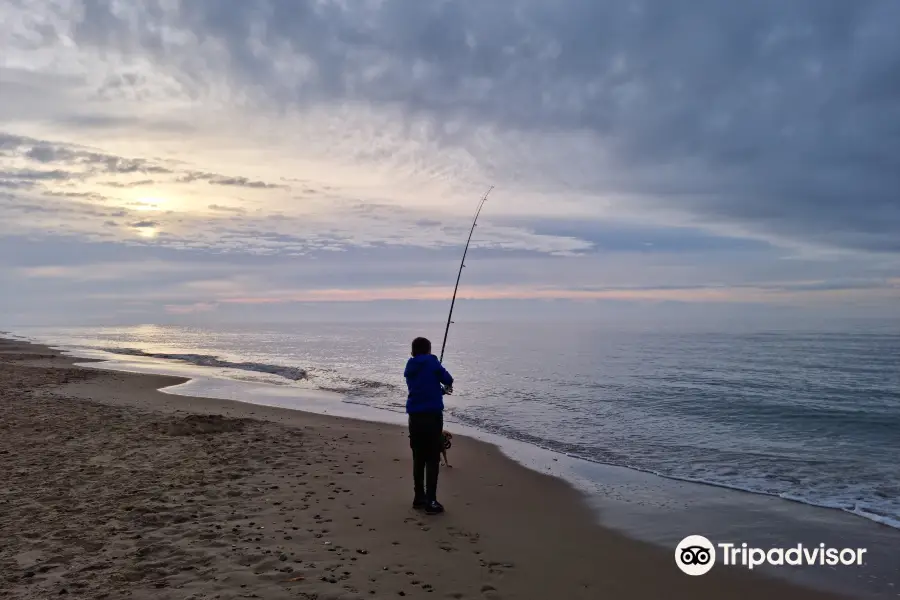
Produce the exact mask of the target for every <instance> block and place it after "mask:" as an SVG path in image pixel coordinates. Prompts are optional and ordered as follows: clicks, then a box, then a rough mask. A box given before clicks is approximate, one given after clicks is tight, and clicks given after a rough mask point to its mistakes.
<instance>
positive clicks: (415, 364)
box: [403, 354, 453, 413]
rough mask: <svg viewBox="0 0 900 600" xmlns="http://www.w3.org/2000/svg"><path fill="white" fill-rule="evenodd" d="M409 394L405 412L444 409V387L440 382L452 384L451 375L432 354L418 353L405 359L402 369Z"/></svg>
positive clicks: (440, 410)
mask: <svg viewBox="0 0 900 600" xmlns="http://www.w3.org/2000/svg"><path fill="white" fill-rule="evenodd" d="M403 376H404V377H405V378H406V387H407V388H409V396H408V397H407V399H406V412H408V413H420V412H442V411H443V410H444V389H443V388H442V387H441V384H442V383H443V384H444V385H448V386H449V385H453V377H451V376H450V373H448V372H447V369H445V368H444V367H443V366H442V365H441V361H439V360H438V358H437V356H435V355H434V354H420V355H419V356H413V357H412V358H410V359H409V360H408V361H406V369H405V370H404V371H403Z"/></svg>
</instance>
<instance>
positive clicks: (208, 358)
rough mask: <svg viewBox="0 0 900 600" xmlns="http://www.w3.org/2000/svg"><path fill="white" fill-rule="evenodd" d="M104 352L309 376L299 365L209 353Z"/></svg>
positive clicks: (299, 377)
mask: <svg viewBox="0 0 900 600" xmlns="http://www.w3.org/2000/svg"><path fill="white" fill-rule="evenodd" d="M100 350H103V351H104V352H109V353H110V354H123V355H126V356H141V357H146V358H159V359H163V360H177V361H181V362H186V363H190V364H192V365H197V366H200V367H218V368H222V369H238V370H241V371H253V372H256V373H268V374H270V375H277V376H279V377H284V378H285V379H290V380H291V381H300V380H304V379H308V378H309V374H308V373H307V370H306V369H301V368H300V367H286V366H284V365H273V364H269V363H259V362H233V361H230V360H222V359H221V358H219V357H217V356H213V355H211V354H177V353H167V352H146V351H144V350H139V349H137V348H100Z"/></svg>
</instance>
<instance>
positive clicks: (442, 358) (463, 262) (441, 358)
mask: <svg viewBox="0 0 900 600" xmlns="http://www.w3.org/2000/svg"><path fill="white" fill-rule="evenodd" d="M493 189H494V186H491V187H489V188H488V191H486V192H485V193H484V196H482V197H481V201H480V202H478V210H476V211H475V218H474V219H472V228H471V229H470V230H469V239H467V240H466V247H465V249H463V255H462V260H461V261H460V263H459V273H457V274H456V286H455V287H454V288H453V299H452V300H450V314H449V315H447V327H446V328H445V329H444V341H443V343H442V344H441V356H440V358H439V359H438V360H440V361H441V362H443V361H444V348H446V347H447V334H448V333H449V332H450V323H452V322H453V321H452V320H451V319H453V306H454V305H455V304H456V292H457V291H458V290H459V280H460V278H461V277H462V270H463V267H465V266H466V253H467V252H468V251H469V242H471V241H472V234H473V233H475V225H477V224H478V215H480V214H481V209H482V208H484V203H485V202H487V198H488V194H490V193H491V190H493Z"/></svg>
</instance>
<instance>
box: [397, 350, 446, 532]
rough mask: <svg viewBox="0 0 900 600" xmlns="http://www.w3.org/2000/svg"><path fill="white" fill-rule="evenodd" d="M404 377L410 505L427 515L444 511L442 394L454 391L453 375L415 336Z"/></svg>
mask: <svg viewBox="0 0 900 600" xmlns="http://www.w3.org/2000/svg"><path fill="white" fill-rule="evenodd" d="M411 350H412V351H411V352H410V354H411V356H410V358H409V360H407V362H406V369H404V371H403V377H404V378H405V379H406V386H407V388H408V390H409V395H408V396H407V399H406V412H407V414H408V415H409V447H410V448H411V449H412V455H413V491H414V496H413V508H415V509H416V510H424V511H425V512H426V513H427V514H429V515H436V514H440V513H442V512H444V507H443V506H442V505H441V503H440V502H438V501H437V485H438V473H439V472H440V464H441V451H442V450H443V445H444V444H443V435H442V434H443V431H444V394H452V393H453V376H451V375H450V373H449V372H448V371H447V369H445V368H444V367H443V365H441V361H440V360H438V357H437V356H435V355H434V354H432V353H431V342H430V341H429V340H428V339H427V338H424V337H417V338H416V339H414V340H413V342H412V349H411Z"/></svg>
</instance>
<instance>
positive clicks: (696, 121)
mask: <svg viewBox="0 0 900 600" xmlns="http://www.w3.org/2000/svg"><path fill="white" fill-rule="evenodd" d="M898 18H900V5H898V4H896V3H894V2H890V1H888V0H872V1H867V2H842V1H840V0H798V1H796V2H790V3H784V2H776V1H775V0H762V1H760V2H753V3H744V4H740V5H734V6H732V5H730V4H729V5H725V4H721V3H714V2H709V1H707V0H700V1H698V2H694V3H677V4H673V3H664V2H646V1H643V0H637V1H635V2H628V3H621V2H612V1H605V0H596V1H595V0H560V1H558V2H553V3H548V2H541V1H539V0H510V1H509V2H503V3H480V4H479V3H474V2H455V3H451V2H442V1H438V0H421V1H420V0H379V1H365V2H359V3H355V4H354V5H353V6H352V7H350V6H349V5H347V4H346V3H344V2H339V1H337V0H324V1H322V2H315V3H300V2H294V1H292V0H261V1H260V2H255V3H231V4H229V6H228V7H227V9H223V7H222V4H221V3H220V2H216V1H213V0H190V1H187V0H148V1H147V2H139V3H122V2H114V1H112V0H83V1H81V2H77V3H75V2H72V3H68V2H58V3H39V4H35V3H27V2H24V1H21V0H16V1H13V2H7V3H5V4H4V5H3V6H2V7H0V39H2V40H4V42H2V43H0V44H2V48H0V50H2V51H3V55H4V65H3V66H2V67H0V87H2V89H3V94H0V187H2V189H3V194H5V196H3V195H0V211H2V217H3V219H2V221H0V233H2V234H4V235H7V236H9V235H13V234H24V235H33V236H37V235H44V233H45V232H47V231H53V232H54V233H55V234H57V235H59V236H75V237H78V238H79V239H81V240H82V241H84V240H91V241H93V242H95V243H100V242H102V243H112V244H116V245H117V246H116V248H117V250H115V251H112V250H111V251H110V252H112V253H113V254H114V253H115V252H118V251H122V250H121V249H122V248H125V247H127V248H129V249H139V250H140V251H142V252H147V253H154V252H162V251H166V252H168V251H172V252H178V253H180V255H181V256H187V257H191V259H193V258H194V257H196V256H197V255H202V254H205V253H223V254H227V255H228V256H229V260H230V261H234V263H235V264H237V263H238V262H240V261H244V260H255V259H258V258H260V257H267V259H268V260H270V261H273V262H276V261H280V260H285V261H286V262H285V263H284V266H283V268H284V269H285V270H286V271H287V272H290V273H296V274H297V277H298V278H300V273H302V274H303V276H304V277H307V278H309V277H311V273H317V274H318V273H320V271H318V270H316V269H319V268H321V272H329V270H330V272H331V273H332V274H333V276H334V278H335V279H336V280H337V281H330V282H329V281H326V280H324V279H323V280H321V281H319V280H316V283H315V284H313V283H309V286H310V289H317V290H335V289H337V290H340V289H343V288H342V287H341V285H340V280H341V278H345V279H346V281H354V282H356V283H357V284H358V285H359V287H360V288H362V287H364V286H368V287H373V286H374V287H379V288H383V289H389V290H410V289H419V287H423V289H425V288H427V289H432V288H434V289H438V288H435V287H434V286H437V285H438V284H439V283H440V282H439V281H437V280H438V279H440V278H439V277H437V276H436V275H435V274H434V273H433V272H432V273H429V268H428V267H430V266H431V265H429V264H427V263H428V261H430V260H432V257H434V256H439V257H440V260H441V261H444V263H445V264H446V265H448V269H449V270H450V271H452V270H453V269H454V268H455V267H453V266H452V263H453V262H455V261H458V256H457V255H458V253H459V250H460V249H461V248H460V246H461V244H462V243H463V241H464V239H465V236H466V235H467V233H468V225H469V223H470V219H471V211H472V209H473V208H474V204H475V201H476V200H477V196H478V195H479V194H480V193H482V191H483V190H484V189H485V188H486V186H487V185H488V184H489V183H495V184H497V190H496V195H495V196H493V197H492V200H491V203H490V205H489V207H488V211H487V212H486V213H485V215H484V216H483V217H482V222H481V223H480V225H479V227H478V229H477V230H476V236H475V240H474V242H473V244H474V246H473V256H474V257H476V258H477V259H478V260H479V261H481V263H482V264H483V265H485V268H488V266H489V268H490V275H487V274H485V275H484V277H485V278H488V277H490V278H492V279H489V280H480V281H476V282H473V283H474V284H476V285H481V286H484V288H483V293H484V294H490V293H491V292H490V291H489V289H488V288H489V287H490V285H491V284H496V285H497V286H498V287H497V289H498V290H500V289H501V288H502V289H504V290H519V291H521V290H551V292H546V291H542V292H541V293H564V292H565V291H566V290H571V291H573V293H574V292H577V293H578V294H581V293H590V294H596V293H600V291H602V292H603V293H606V294H619V293H623V292H622V289H623V286H624V288H627V289H628V290H629V293H634V292H635V290H636V289H637V288H643V287H646V286H650V287H653V286H656V287H655V288H654V289H655V291H654V292H653V293H659V291H660V290H667V289H677V290H683V291H682V292H679V293H683V294H688V293H697V292H696V291H695V290H697V289H703V290H707V289H708V290H713V291H714V292H715V293H716V294H718V293H719V291H718V290H719V288H718V287H717V286H719V285H720V284H721V285H725V286H730V287H732V288H734V290H744V291H743V292H742V293H744V294H745V295H746V294H747V293H749V292H747V290H748V289H751V288H752V289H753V290H757V291H755V292H754V293H758V294H760V297H765V298H767V299H771V298H773V297H775V296H779V295H782V296H783V295H784V294H787V293H789V292H790V293H798V294H799V293H802V294H807V295H814V294H816V293H819V294H823V296H822V297H825V296H826V295H828V294H832V292H835V293H838V291H839V292H840V293H850V292H852V293H854V294H855V293H859V294H865V293H871V294H876V295H877V294H881V293H882V292H884V290H883V289H882V288H878V287H877V286H874V284H871V282H872V281H878V280H885V281H887V280H891V278H895V277H896V276H897V274H898V272H900V241H898V240H900V196H898V195H897V192H896V190H898V189H900V175H898V174H900V137H898V135H897V133H898V131H900V85H897V83H896V80H897V78H896V77H893V76H892V75H893V73H895V72H897V70H898V69H900V41H898V40H900V38H898V37H897V36H896V35H895V33H896V32H895V31H894V30H893V29H894V28H893V27H892V25H893V23H896V22H897V20H898ZM2 131H6V133H3V132H2ZM238 193H239V194H241V197H237V196H235V194H238ZM139 211H140V212H139ZM112 219H117V220H116V221H113V220H112ZM119 222H121V223H122V224H123V225H126V226H123V227H118V226H117V225H116V223H119ZM136 222H148V223H153V226H152V228H153V229H154V230H155V231H157V232H158V233H159V235H157V236H156V237H147V236H141V235H140V232H137V231H135V230H134V229H135V228H134V227H131V228H129V227H128V226H127V224H128V223H136ZM111 223H112V224H111ZM149 228H150V227H145V228H137V229H149ZM365 253H371V256H372V258H371V262H366V261H363V260H362V259H361V258H360V257H362V256H365ZM410 256H412V257H413V258H408V257H410ZM288 259H290V260H288ZM557 259H558V260H557ZM290 261H294V262H290ZM444 263H442V264H444ZM279 264H281V263H279ZM301 265H302V266H301ZM392 265H403V267H402V268H401V267H399V266H397V267H395V266H392ZM473 271H474V270H473ZM413 274H415V277H416V278H417V279H412V277H413ZM769 274H772V275H769ZM775 274H777V276H775ZM154 276H156V275H154ZM317 276H321V277H325V275H317ZM467 276H471V277H473V278H475V279H477V277H478V276H476V275H470V274H469V273H468V272H467ZM379 277H384V278H390V280H389V281H381V282H379V281H378V278H379ZM601 277H606V278H608V279H609V281H606V282H605V284H606V287H605V288H603V290H600V288H598V287H597V286H598V285H599V284H598V282H597V281H596V279H597V278H601ZM513 278H518V280H519V281H518V282H517V281H510V279H513ZM420 280H421V281H423V282H424V283H421V285H420V284H419V283H417V282H418V281H420ZM522 280H526V281H522ZM307 281H311V280H310V279H307ZM791 282H793V283H791ZM854 282H857V283H854ZM277 283H278V286H277V287H274V286H272V287H271V289H283V290H288V291H291V293H293V292H296V288H297V285H289V283H290V282H282V281H280V280H279V281H277ZM295 283H296V282H295ZM600 283H604V282H600ZM782 283H783V284H784V285H794V286H801V287H802V286H808V287H809V289H800V288H797V289H793V290H787V289H785V290H780V291H779V290H776V289H775V288H772V287H767V286H770V285H771V286H777V285H781V284H782ZM501 284H502V285H501ZM856 284H858V285H859V286H861V287H859V288H858V289H853V290H849V289H847V288H846V287H845V286H852V285H856ZM516 286H519V287H516ZM628 286H633V287H628ZM634 286H636V287H634ZM835 286H836V287H835ZM301 287H302V286H301ZM601 287H602V286H601ZM833 287H834V288H835V289H832V288H833ZM760 290H761V291H760ZM297 293H300V294H302V293H305V292H304V291H303V290H300V291H299V292H297ZM348 293H349V292H348ZM398 293H399V292H398ZM497 293H500V292H497ZM504 293H505V292H504ZM517 293H518V292H517ZM523 293H524V292H523ZM529 293H531V292H529ZM641 293H645V292H641ZM646 293H649V292H646ZM709 293H710V294H712V293H713V292H709ZM176 300H177V301H176ZM176 300H173V301H172V302H169V304H172V305H173V306H180V305H182V304H184V305H192V304H193V303H195V302H201V303H202V302H206V301H208V300H209V299H208V298H202V297H199V298H196V297H190V298H183V299H176ZM210 312H215V313H218V311H210Z"/></svg>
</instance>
